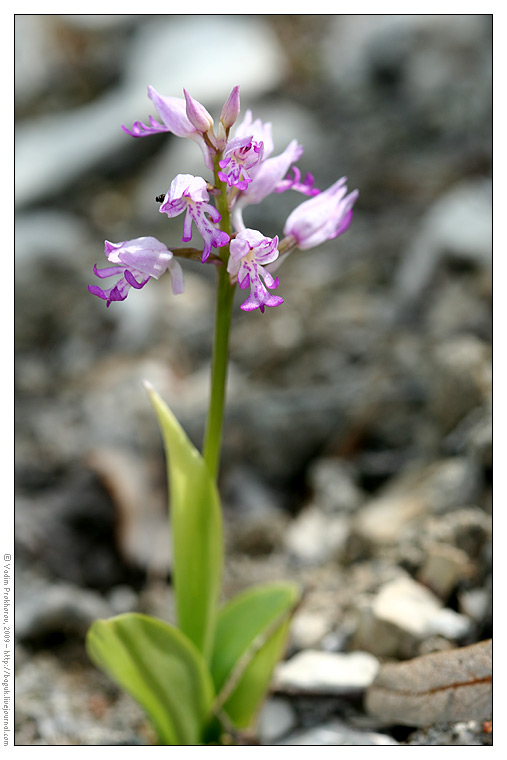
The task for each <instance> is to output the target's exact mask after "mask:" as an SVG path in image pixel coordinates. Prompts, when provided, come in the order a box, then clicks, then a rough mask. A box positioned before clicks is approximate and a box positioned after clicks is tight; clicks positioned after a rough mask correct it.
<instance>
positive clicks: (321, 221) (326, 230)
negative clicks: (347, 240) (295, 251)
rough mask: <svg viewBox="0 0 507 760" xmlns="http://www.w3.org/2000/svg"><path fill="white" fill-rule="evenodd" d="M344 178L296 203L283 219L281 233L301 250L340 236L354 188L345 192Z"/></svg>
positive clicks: (346, 224) (347, 220)
mask: <svg viewBox="0 0 507 760" xmlns="http://www.w3.org/2000/svg"><path fill="white" fill-rule="evenodd" d="M346 182H347V178H346V177H342V178H341V179H339V180H338V181H337V182H335V183H334V185H331V187H329V188H328V189H327V190H325V191H324V192H323V193H320V194H319V195H316V196H315V197H314V198H310V199H309V200H307V201H304V202H303V203H301V204H300V205H299V206H297V207H296V208H295V209H294V211H293V212H292V214H290V216H289V217H288V219H287V221H286V222H285V227H284V229H283V232H284V235H286V236H287V237H292V238H294V239H295V241H296V245H297V246H298V248H300V249H301V250H302V251H305V250H308V249H309V248H315V246H317V245H320V244H321V243H323V242H324V241H326V240H333V238H335V237H338V235H342V234H343V233H344V232H345V230H347V229H348V227H349V226H350V223H351V221H352V206H353V205H354V203H355V202H356V200H357V197H358V195H359V192H358V190H354V191H353V192H351V193H349V194H348V195H346V193H347V185H346V184H345V183H346Z"/></svg>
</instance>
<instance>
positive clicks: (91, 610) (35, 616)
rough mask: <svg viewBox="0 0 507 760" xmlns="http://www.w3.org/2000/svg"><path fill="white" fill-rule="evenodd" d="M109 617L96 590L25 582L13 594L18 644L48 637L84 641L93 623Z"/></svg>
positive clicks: (65, 584)
mask: <svg viewBox="0 0 507 760" xmlns="http://www.w3.org/2000/svg"><path fill="white" fill-rule="evenodd" d="M111 614H112V609H111V607H110V606H109V605H108V604H107V602H106V601H105V600H104V599H103V597H101V596H100V595H99V594H97V593H96V592H95V591H89V590H86V589H81V588H78V587H77V586H73V585H71V584H70V583H64V582H57V583H54V584H49V583H42V582H35V581H34V583H33V584H32V585H31V586H30V587H27V585H26V579H25V583H23V585H22V586H20V587H19V588H18V592H17V595H16V636H17V638H18V639H19V641H25V640H33V639H35V640H36V639H43V638H44V637H46V636H49V635H50V634H60V635H62V636H65V637H73V636H76V637H78V638H84V636H85V634H86V632H87V630H88V628H89V626H90V625H91V623H92V622H93V621H94V620H96V619H97V618H104V617H110V616H111Z"/></svg>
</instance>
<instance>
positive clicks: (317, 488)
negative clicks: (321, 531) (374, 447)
mask: <svg viewBox="0 0 507 760" xmlns="http://www.w3.org/2000/svg"><path fill="white" fill-rule="evenodd" d="M308 482H309V485H310V488H312V489H313V501H314V502H316V504H317V505H318V507H319V508H320V509H322V510H323V511H324V512H327V513H333V512H353V511H354V510H355V509H357V507H358V506H359V505H360V504H361V502H362V501H364V494H363V493H362V492H361V489H360V488H359V487H358V486H357V483H356V480H355V473H354V470H353V469H352V468H351V466H350V465H349V464H347V463H346V462H342V461H340V460H339V459H318V460H317V461H316V462H315V463H314V464H313V465H312V467H311V468H310V471H309V473H308Z"/></svg>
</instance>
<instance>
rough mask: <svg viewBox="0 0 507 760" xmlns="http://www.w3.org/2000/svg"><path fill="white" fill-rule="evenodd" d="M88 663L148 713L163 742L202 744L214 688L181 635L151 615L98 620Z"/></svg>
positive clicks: (91, 636)
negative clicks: (100, 670) (111, 679)
mask: <svg viewBox="0 0 507 760" xmlns="http://www.w3.org/2000/svg"><path fill="white" fill-rule="evenodd" d="M86 647H87V651H88V654H89V657H90V659H91V660H92V661H93V662H94V663H95V664H96V665H97V666H98V667H100V668H101V669H102V670H104V671H105V672H107V673H108V674H109V675H110V676H111V677H112V678H114V680H115V681H116V682H117V683H118V684H119V685H120V686H122V687H123V688H124V689H125V690H126V691H127V692H128V693H129V694H130V695H131V696H132V697H133V698H134V699H135V700H136V701H137V702H139V704H140V705H141V706H142V707H143V708H144V709H145V710H146V712H147V714H148V716H149V717H150V719H151V721H152V723H153V725H154V727H155V730H156V732H157V734H158V736H159V738H160V742H161V744H172V745H197V744H199V743H200V742H201V741H202V732H203V728H204V723H205V721H206V719H207V716H208V715H209V710H210V707H211V704H212V701H213V696H214V689H213V684H212V682H211V677H210V674H209V671H208V669H207V666H206V664H205V662H204V659H203V657H202V655H201V654H200V652H198V651H197V649H196V648H195V646H194V645H193V644H192V642H191V641H189V640H188V639H187V637H186V636H185V635H184V634H183V633H181V631H179V630H177V629H176V628H173V627H172V626H171V625H169V624H168V623H165V622H163V621H162V620H157V619H156V618H152V617H149V616H147V615H141V614H138V613H128V614H125V615H119V616H118V617H114V618H110V619H109V620H96V621H95V622H94V623H93V625H92V626H91V628H90V630H89V631H88V635H87V639H86Z"/></svg>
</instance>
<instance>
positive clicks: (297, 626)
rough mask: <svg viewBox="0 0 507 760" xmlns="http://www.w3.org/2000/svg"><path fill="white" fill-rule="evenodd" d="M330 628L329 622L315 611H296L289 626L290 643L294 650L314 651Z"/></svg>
mask: <svg viewBox="0 0 507 760" xmlns="http://www.w3.org/2000/svg"><path fill="white" fill-rule="evenodd" d="M330 628H331V621H330V620H329V619H328V618H327V617H326V616H325V615H324V614H319V613H318V612H316V611H313V610H312V611H305V610H304V608H303V609H300V610H297V611H296V613H295V615H294V617H293V619H292V622H291V626H290V642H291V645H292V647H293V648H294V649H296V650H300V649H314V648H317V647H318V646H319V644H320V643H321V642H322V641H323V639H324V638H325V637H326V635H327V634H328V633H329V631H330Z"/></svg>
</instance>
